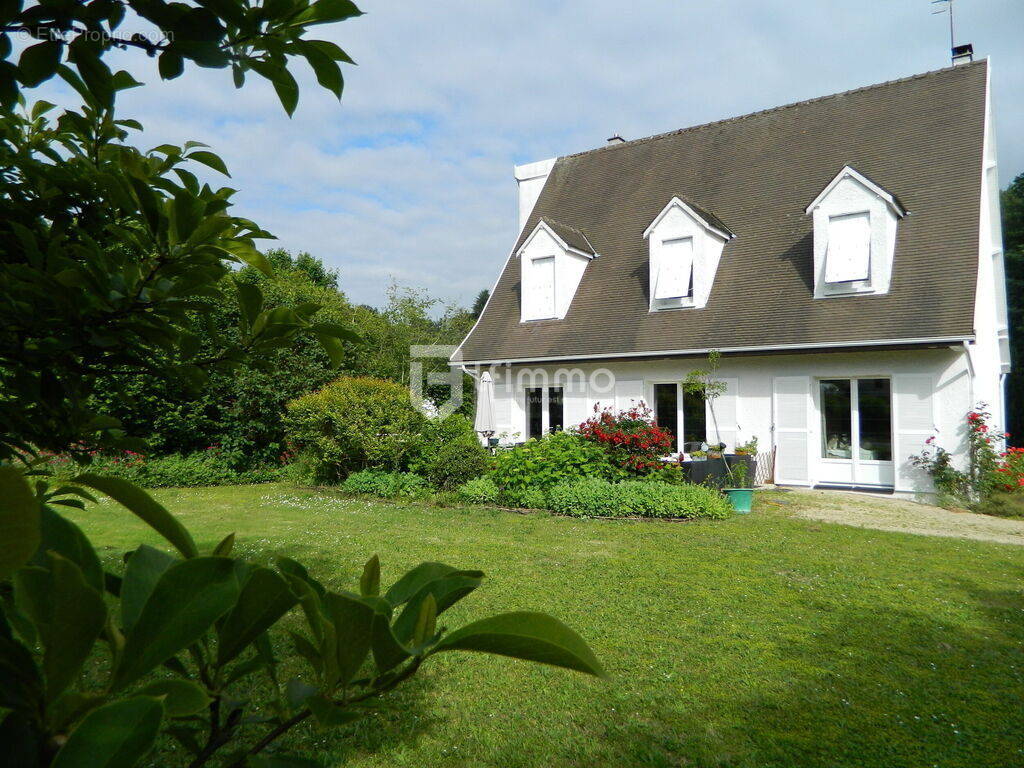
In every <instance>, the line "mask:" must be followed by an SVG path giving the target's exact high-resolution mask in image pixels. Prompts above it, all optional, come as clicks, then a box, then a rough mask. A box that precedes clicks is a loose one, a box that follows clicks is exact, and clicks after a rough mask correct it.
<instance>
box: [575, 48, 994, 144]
mask: <svg viewBox="0 0 1024 768" xmlns="http://www.w3.org/2000/svg"><path fill="white" fill-rule="evenodd" d="M980 64H986V65H987V64H988V56H985V57H984V58H981V59H978V60H977V61H972V62H968V63H967V64H955V65H952V66H949V67H942V68H940V69H932V70H929V71H927V72H919V73H918V74H916V75H907V76H906V77H897V78H894V79H892V80H885V81H883V82H881V83H872V84H870V85H862V86H859V87H857V88H851V89H849V90H846V91H839V92H838V93H828V94H825V95H824V96H814V97H812V98H810V99H802V100H801V101H793V102H790V103H789V104H780V105H779V106H777V107H768V108H766V109H758V110H755V111H754V112H747V113H746V114H743V115H735V116H733V117H724V118H722V119H721V120H712V121H710V122H707V123H698V124H697V125H690V126H687V127H685V128H676V129H674V130H671V131H664V132H663V133H655V134H652V135H651V136H644V137H642V138H639V139H633V140H631V141H624V142H617V143H615V144H609V145H607V146H603V147H594V148H593V149H585V150H582V151H580V152H573V153H571V154H568V155H561V156H559V157H558V159H559V160H567V159H569V158H573V157H581V156H583V155H589V154H592V153H594V152H611V151H613V150H616V149H622V148H623V147H629V146H635V145H637V144H643V143H646V142H649V141H657V140H658V139H666V138H668V137H670V136H678V135H680V134H683V133H688V132H690V131H699V130H703V129H705V128H712V127H714V126H716V125H725V124H727V123H734V122H736V121H738V120H746V119H747V118H750V117H758V116H760V115H767V114H771V113H772V112H780V111H782V110H784V109H791V108H792V107H802V106H805V105H807V104H814V103H817V102H819V101H825V100H826V99H834V98H837V97H839V96H849V95H851V94H854V93H861V92H863V91H870V90H873V89H875V88H884V87H886V86H890V85H898V84H900V83H908V82H910V81H912V80H919V79H921V78H925V77H932V76H935V75H937V74H939V73H942V72H948V71H950V70H960V69H964V70H966V69H970V68H972V67H976V66H978V65H980Z"/></svg>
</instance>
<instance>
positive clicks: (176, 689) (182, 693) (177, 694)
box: [139, 680, 210, 717]
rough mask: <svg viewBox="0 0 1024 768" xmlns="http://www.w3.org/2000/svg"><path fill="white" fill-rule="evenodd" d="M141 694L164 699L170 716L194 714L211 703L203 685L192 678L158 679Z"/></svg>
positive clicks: (165, 709)
mask: <svg viewBox="0 0 1024 768" xmlns="http://www.w3.org/2000/svg"><path fill="white" fill-rule="evenodd" d="M139 695H141V696H152V697H154V698H158V699H162V700H163V702H164V711H165V713H166V714H167V716H168V717H187V716H188V715H194V714H196V713H197V712H201V711H202V710H204V709H206V706H207V705H208V704H209V703H210V697H209V695H207V693H206V690H205V689H204V688H203V686H201V685H199V683H195V682H193V681H191V680H158V681H157V682H155V683H150V684H149V685H147V686H146V687H145V688H143V689H142V690H140V691H139Z"/></svg>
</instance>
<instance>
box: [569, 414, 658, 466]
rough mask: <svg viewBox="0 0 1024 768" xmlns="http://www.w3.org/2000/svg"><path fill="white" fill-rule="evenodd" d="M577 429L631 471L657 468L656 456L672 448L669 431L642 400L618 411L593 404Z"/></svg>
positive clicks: (613, 459)
mask: <svg viewBox="0 0 1024 768" xmlns="http://www.w3.org/2000/svg"><path fill="white" fill-rule="evenodd" d="M577 432H578V433H579V434H580V436H581V437H583V438H584V439H586V440H590V441H592V442H595V443H597V444H599V445H601V446H603V447H604V449H605V450H606V451H608V455H609V456H610V457H611V459H612V462H613V463H614V464H615V465H616V466H618V467H620V468H622V469H624V470H626V471H627V472H629V473H631V474H635V475H646V474H649V473H650V472H652V471H654V470H657V469H660V468H661V466H662V462H661V461H660V458H661V457H662V456H664V455H665V454H667V453H669V452H671V450H672V435H671V434H670V433H669V432H667V431H666V430H664V429H662V428H661V427H659V426H658V425H657V424H655V423H654V418H653V416H652V415H651V409H650V408H648V407H647V406H646V405H644V404H643V403H641V404H640V405H638V406H634V407H633V408H630V409H629V410H626V411H620V412H618V413H616V412H615V411H613V410H612V409H611V408H606V409H604V410H602V411H599V410H598V409H597V407H596V406H595V407H594V415H593V416H591V417H590V418H589V419H587V420H586V421H585V422H583V423H582V424H580V425H579V427H578V428H577Z"/></svg>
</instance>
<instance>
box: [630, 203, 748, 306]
mask: <svg viewBox="0 0 1024 768" xmlns="http://www.w3.org/2000/svg"><path fill="white" fill-rule="evenodd" d="M734 237H735V235H734V234H733V233H732V232H730V231H729V230H728V229H727V228H726V227H725V225H724V224H722V222H721V221H719V220H718V219H717V218H715V217H714V216H713V215H711V214H710V213H708V212H706V211H703V210H701V209H699V208H697V207H696V206H695V205H693V204H691V203H686V202H684V201H683V200H682V199H680V198H678V197H674V198H672V200H670V201H669V203H668V205H666V206H665V207H664V208H663V209H662V210H661V213H659V214H658V215H657V216H656V217H655V219H654V221H652V222H651V224H650V226H648V227H647V229H646V230H645V231H644V238H645V239H647V241H648V248H649V254H650V255H649V266H650V311H651V312H657V311H660V310H664V309H684V308H701V307H704V306H705V305H707V302H708V298H709V297H710V295H711V287H712V285H713V284H714V281H715V273H716V272H717V271H718V262H719V260H720V259H721V257H722V248H723V247H724V246H725V244H726V243H727V242H728V241H729V240H731V239H732V238H734Z"/></svg>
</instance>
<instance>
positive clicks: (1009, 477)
mask: <svg viewBox="0 0 1024 768" xmlns="http://www.w3.org/2000/svg"><path fill="white" fill-rule="evenodd" d="M999 456H1000V459H1002V461H1001V462H1000V463H999V466H997V467H996V482H998V483H999V484H1000V485H1001V487H1002V489H1003V490H1004V491H1018V490H1020V489H1022V488H1024V448H1009V449H1007V450H1006V451H1005V452H1003V453H1001V454H1000V455H999Z"/></svg>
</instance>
